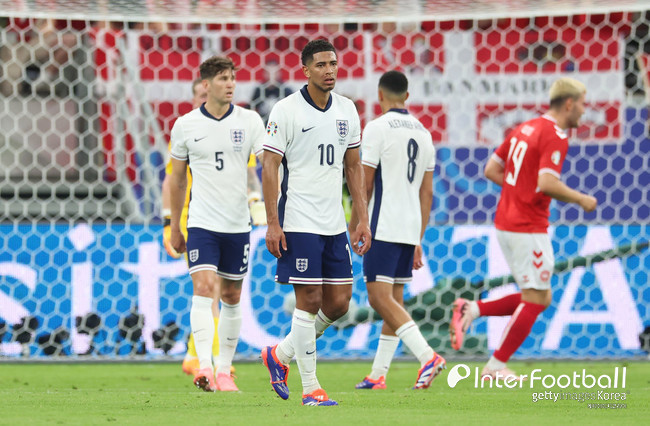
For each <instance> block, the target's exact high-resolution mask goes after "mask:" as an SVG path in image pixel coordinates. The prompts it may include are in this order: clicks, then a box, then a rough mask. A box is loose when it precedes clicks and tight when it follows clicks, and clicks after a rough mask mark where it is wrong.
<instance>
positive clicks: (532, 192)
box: [492, 114, 569, 233]
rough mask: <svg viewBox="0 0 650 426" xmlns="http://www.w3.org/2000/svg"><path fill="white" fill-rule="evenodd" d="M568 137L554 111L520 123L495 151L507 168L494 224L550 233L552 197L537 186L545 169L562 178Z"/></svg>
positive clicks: (499, 226)
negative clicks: (551, 114)
mask: <svg viewBox="0 0 650 426" xmlns="http://www.w3.org/2000/svg"><path fill="white" fill-rule="evenodd" d="M568 148H569V144H568V138H567V135H566V133H565V132H564V130H562V129H560V128H559V127H558V125H557V123H556V122H555V120H554V119H553V117H551V116H550V115H547V114H544V115H543V116H541V117H538V118H535V119H533V120H529V121H527V122H525V123H522V124H520V125H519V127H517V128H516V129H515V130H514V131H513V132H512V133H510V135H509V136H508V138H507V139H506V140H505V141H504V142H503V143H502V144H501V145H500V146H499V147H498V148H497V150H496V151H495V152H494V154H492V159H493V160H494V161H496V162H498V163H499V164H501V165H502V166H503V167H504V169H505V173H504V177H503V182H502V184H501V198H500V199H499V204H498V205H497V212H496V215H495V217H494V226H495V227H496V228H497V229H500V230H502V231H510V232H525V233H546V229H547V228H548V217H549V214H550V212H549V204H550V203H551V197H549V196H548V195H545V194H544V193H542V192H541V191H540V190H539V188H538V187H537V179H538V177H539V176H540V175H541V174H543V173H550V174H552V175H554V176H556V177H557V178H558V179H559V178H560V173H561V172H562V164H563V163H564V158H565V157H566V152H567V149H568Z"/></svg>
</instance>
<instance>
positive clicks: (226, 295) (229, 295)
mask: <svg viewBox="0 0 650 426" xmlns="http://www.w3.org/2000/svg"><path fill="white" fill-rule="evenodd" d="M240 299H241V286H240V287H237V286H229V285H224V286H223V287H222V288H221V300H223V301H224V302H226V303H228V304H229V305H236V304H237V303H239V300H240Z"/></svg>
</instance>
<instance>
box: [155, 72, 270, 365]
mask: <svg viewBox="0 0 650 426" xmlns="http://www.w3.org/2000/svg"><path fill="white" fill-rule="evenodd" d="M201 81H202V80H201V79H196V80H194V81H193V82H192V95H193V96H192V108H199V107H200V106H201V104H203V103H204V102H205V101H206V100H207V97H208V94H207V91H206V89H205V88H204V87H203V85H202V84H201ZM256 165H257V163H256V160H255V155H251V157H250V159H249V161H248V204H249V207H250V212H251V219H252V224H253V225H256V226H259V225H266V210H265V208H264V202H262V201H261V185H260V181H259V178H258V177H257V172H256ZM188 171H189V170H188ZM171 173H172V164H171V160H168V161H167V164H166V167H165V178H164V180H163V183H162V204H163V210H162V213H163V220H164V230H163V245H164V247H165V250H166V251H167V253H168V254H169V255H170V256H172V257H173V258H176V259H178V258H179V257H180V256H181V255H180V254H179V253H176V251H175V250H174V249H173V248H172V245H171V241H170V240H171V226H170V217H171V210H170V205H171V204H170V189H169V184H170V181H169V176H170V175H171ZM191 187H192V175H191V174H190V173H188V178H187V188H188V190H187V192H186V194H187V195H186V198H185V204H184V206H183V212H182V214H181V228H182V232H183V235H184V236H185V238H186V239H187V208H188V206H189V203H190V188H191ZM215 288H220V286H216V287H215ZM219 299H220V297H219V295H218V294H215V295H214V301H215V302H214V303H213V305H212V315H213V317H214V325H215V327H214V340H213V343H212V357H213V360H214V361H215V365H216V359H217V355H218V354H219V337H218V335H217V329H218V327H217V326H218V322H219ZM198 368H199V359H198V357H197V355H196V348H195V347H194V338H193V337H192V334H191V333H190V338H189V340H188V342H187V353H186V354H185V358H184V359H183V372H184V373H185V374H189V375H192V376H193V375H194V373H195V371H196V370H197V369H198Z"/></svg>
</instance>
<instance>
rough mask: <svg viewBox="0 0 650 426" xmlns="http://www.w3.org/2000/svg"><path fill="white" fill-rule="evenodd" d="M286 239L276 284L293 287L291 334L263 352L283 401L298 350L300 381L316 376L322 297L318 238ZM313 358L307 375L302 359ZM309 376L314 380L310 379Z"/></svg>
mask: <svg viewBox="0 0 650 426" xmlns="http://www.w3.org/2000/svg"><path fill="white" fill-rule="evenodd" d="M285 237H286V239H287V251H286V252H283V253H282V257H281V258H280V259H278V266H277V275H276V281H277V282H278V283H282V284H292V285H293V288H294V292H295V295H296V307H295V309H294V313H293V318H292V321H291V332H290V333H289V334H288V335H287V336H286V337H285V338H284V339H283V340H282V341H281V342H280V343H279V344H277V345H275V346H267V347H265V348H264V349H263V350H262V360H263V362H264V365H265V366H266V368H267V369H268V370H269V375H270V377H271V385H272V387H273V390H274V391H275V392H276V393H277V394H278V396H280V397H281V398H282V399H288V398H289V388H288V387H287V377H288V375H289V363H290V362H291V359H292V358H293V357H294V355H295V354H296V353H297V351H298V350H300V352H301V354H300V356H299V357H298V358H300V359H299V360H298V366H299V367H300V368H301V379H303V381H304V382H307V383H312V382H313V378H314V377H315V357H316V351H315V348H316V344H315V340H316V339H315V334H316V330H315V323H316V314H317V313H318V309H319V307H320V301H321V297H322V288H321V285H322V277H321V252H322V250H323V242H322V241H321V240H320V238H319V236H317V235H314V234H308V233H297V232H286V233H285ZM309 341H312V342H313V349H306V348H305V346H310V345H309ZM296 343H297V344H296ZM312 350H313V352H312ZM307 352H310V353H309V354H307ZM312 356H313V358H314V367H313V368H311V370H313V372H310V367H309V365H307V364H309V363H310V362H309V360H308V359H305V358H310V357H312ZM303 371H304V375H305V377H304V378H303ZM312 373H313V377H311V376H312ZM316 382H317V380H316ZM308 386H311V384H308Z"/></svg>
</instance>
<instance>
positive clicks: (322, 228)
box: [264, 86, 361, 235]
mask: <svg viewBox="0 0 650 426" xmlns="http://www.w3.org/2000/svg"><path fill="white" fill-rule="evenodd" d="M360 140H361V124H360V122H359V114H358V113H357V110H356V107H355V105H354V103H353V102H352V101H351V100H350V99H348V98H345V97H343V96H341V95H337V94H336V93H332V92H330V98H329V101H328V104H327V105H326V107H325V108H323V109H322V108H319V107H318V106H316V104H315V103H314V102H313V100H312V99H311V97H310V96H309V93H308V91H307V86H304V87H303V88H302V89H301V90H300V91H298V92H295V93H293V94H291V95H289V96H287V97H286V98H284V99H282V100H281V101H279V102H278V103H276V104H275V105H274V106H273V109H272V110H271V114H270V116H269V122H268V124H267V126H266V136H265V139H264V150H265V151H267V152H272V153H274V154H278V155H282V156H283V157H284V158H283V159H282V166H281V172H282V177H281V184H280V197H279V200H278V216H279V219H280V226H282V229H283V230H284V231H285V232H308V233H311V234H318V235H338V234H340V233H342V232H345V230H346V225H345V214H344V212H343V205H342V189H343V188H342V185H343V158H344V156H345V153H346V151H347V150H348V149H353V148H358V147H359V146H360Z"/></svg>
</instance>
